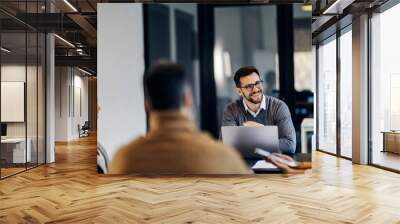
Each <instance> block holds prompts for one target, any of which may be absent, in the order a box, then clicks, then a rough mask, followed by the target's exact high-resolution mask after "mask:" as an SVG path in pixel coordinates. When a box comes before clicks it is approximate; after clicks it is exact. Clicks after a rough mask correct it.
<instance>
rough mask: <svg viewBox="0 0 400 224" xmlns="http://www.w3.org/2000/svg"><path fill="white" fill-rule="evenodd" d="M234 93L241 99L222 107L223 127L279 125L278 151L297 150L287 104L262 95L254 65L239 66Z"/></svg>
mask: <svg viewBox="0 0 400 224" xmlns="http://www.w3.org/2000/svg"><path fill="white" fill-rule="evenodd" d="M234 81H235V84H236V93H237V94H238V95H239V96H241V99H239V100H237V101H235V102H233V103H230V104H228V105H227V106H226V107H225V110H224V115H223V119H222V126H245V127H257V126H264V125H276V126H278V135H279V148H280V150H281V152H283V153H286V154H293V153H295V151H296V132H295V130H294V126H293V122H292V119H291V116H290V111H289V108H288V107H287V105H286V104H285V103H284V102H283V101H281V100H279V99H277V98H275V97H272V96H267V95H264V94H263V81H262V80H261V78H260V73H259V72H258V70H257V69H256V68H255V67H253V66H247V67H242V68H240V69H239V70H238V71H236V73H235V76H234Z"/></svg>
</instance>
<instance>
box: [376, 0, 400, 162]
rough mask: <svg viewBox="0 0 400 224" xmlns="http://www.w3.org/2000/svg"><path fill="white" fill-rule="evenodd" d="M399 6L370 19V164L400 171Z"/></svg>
mask: <svg viewBox="0 0 400 224" xmlns="http://www.w3.org/2000/svg"><path fill="white" fill-rule="evenodd" d="M399 21H400V5H399V4H398V5H395V6H393V7H392V8H390V9H388V10H386V11H384V12H382V13H379V14H375V15H373V17H372V18H371V34H372V36H371V41H372V43H371V44H372V46H371V47H372V49H371V68H372V72H371V102H370V104H371V107H370V108H371V111H370V116H371V122H372V123H371V130H370V131H371V140H372V155H371V156H372V163H373V164H376V165H380V166H384V167H388V168H392V169H396V170H400V155H399V154H400V100H399V96H400V63H399V57H398V54H399V52H400V44H399V39H400V30H399V29H397V28H396V27H398V22H399Z"/></svg>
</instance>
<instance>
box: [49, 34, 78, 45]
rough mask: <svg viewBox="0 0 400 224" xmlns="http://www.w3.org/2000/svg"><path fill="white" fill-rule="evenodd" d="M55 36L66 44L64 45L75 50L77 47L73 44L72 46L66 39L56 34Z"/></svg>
mask: <svg viewBox="0 0 400 224" xmlns="http://www.w3.org/2000/svg"><path fill="white" fill-rule="evenodd" d="M54 36H55V37H57V38H58V39H60V40H61V41H62V42H64V43H66V44H67V45H69V46H70V47H73V48H75V45H73V44H72V43H71V42H69V41H68V40H66V39H64V38H62V37H60V36H59V35H57V34H54Z"/></svg>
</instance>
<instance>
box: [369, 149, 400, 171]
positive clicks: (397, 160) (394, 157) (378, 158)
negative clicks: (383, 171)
mask: <svg viewBox="0 0 400 224" xmlns="http://www.w3.org/2000/svg"><path fill="white" fill-rule="evenodd" d="M372 161H373V163H374V164H376V165H380V166H384V167H388V168H391V169H395V170H400V155H399V154H395V153H391V152H381V151H375V152H374V155H373V157H372Z"/></svg>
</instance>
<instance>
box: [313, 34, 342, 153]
mask: <svg viewBox="0 0 400 224" xmlns="http://www.w3.org/2000/svg"><path fill="white" fill-rule="evenodd" d="M317 53H318V61H317V63H318V71H317V72H318V94H317V97H318V139H317V141H318V149H320V150H323V151H326V152H330V153H336V130H337V128H336V92H337V91H336V36H332V37H330V38H329V39H327V40H326V41H324V42H323V43H321V44H320V45H319V47H318V52H317Z"/></svg>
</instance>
